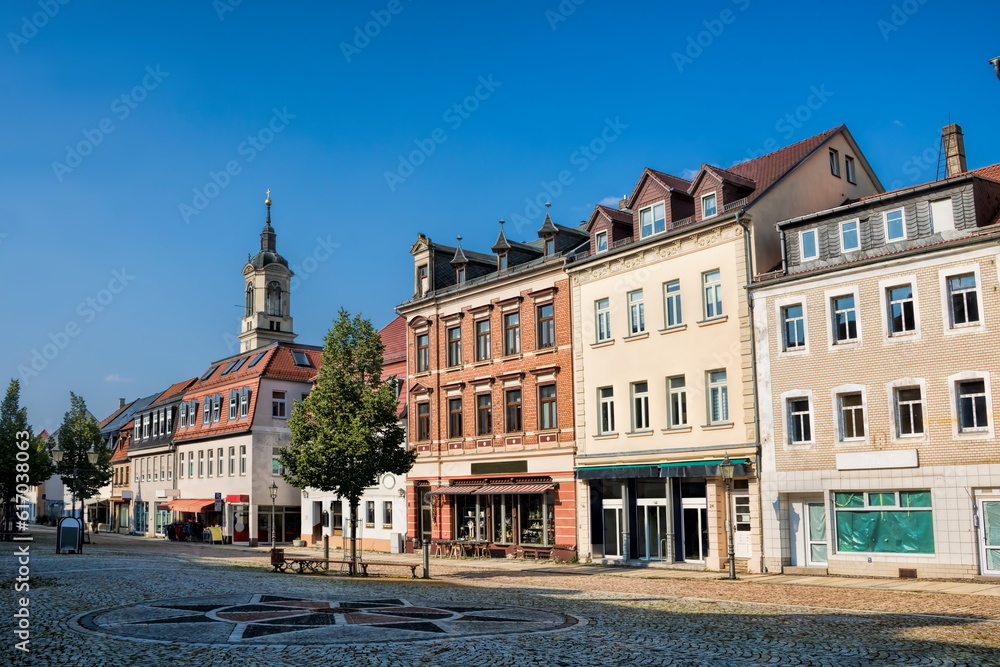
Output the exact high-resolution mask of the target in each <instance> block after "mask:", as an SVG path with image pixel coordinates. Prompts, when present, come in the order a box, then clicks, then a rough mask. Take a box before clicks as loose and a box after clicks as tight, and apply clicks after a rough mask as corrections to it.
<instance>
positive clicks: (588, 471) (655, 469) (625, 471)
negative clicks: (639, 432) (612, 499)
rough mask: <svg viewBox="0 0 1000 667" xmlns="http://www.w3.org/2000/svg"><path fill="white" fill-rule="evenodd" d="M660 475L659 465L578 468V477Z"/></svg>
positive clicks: (616, 477)
mask: <svg viewBox="0 0 1000 667" xmlns="http://www.w3.org/2000/svg"><path fill="white" fill-rule="evenodd" d="M659 476H660V468H659V466H594V467H593V468H577V469H576V478H577V479H633V478H637V477H659Z"/></svg>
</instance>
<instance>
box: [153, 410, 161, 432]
mask: <svg viewBox="0 0 1000 667" xmlns="http://www.w3.org/2000/svg"><path fill="white" fill-rule="evenodd" d="M158 435H160V411H159V410H153V437H154V438H155V437H156V436H158Z"/></svg>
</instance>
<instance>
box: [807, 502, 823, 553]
mask: <svg viewBox="0 0 1000 667" xmlns="http://www.w3.org/2000/svg"><path fill="white" fill-rule="evenodd" d="M826 559H827V546H826V506H825V505H823V503H806V564H807V565H826Z"/></svg>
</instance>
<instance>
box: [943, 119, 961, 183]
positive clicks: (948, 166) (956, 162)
mask: <svg viewBox="0 0 1000 667" xmlns="http://www.w3.org/2000/svg"><path fill="white" fill-rule="evenodd" d="M941 141H942V142H943V143H944V156H945V174H946V175H947V176H954V175H955V174H961V173H962V172H963V171H968V167H967V166H966V164H965V137H964V136H963V135H962V128H961V127H960V126H959V125H958V123H952V124H951V125H945V126H944V127H943V128H941Z"/></svg>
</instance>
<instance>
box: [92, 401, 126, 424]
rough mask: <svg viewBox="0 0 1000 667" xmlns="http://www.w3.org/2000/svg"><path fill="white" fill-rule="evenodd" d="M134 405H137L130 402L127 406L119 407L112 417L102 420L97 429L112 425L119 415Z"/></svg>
mask: <svg viewBox="0 0 1000 667" xmlns="http://www.w3.org/2000/svg"><path fill="white" fill-rule="evenodd" d="M133 403H135V401H129V402H128V403H126V404H125V405H122V406H120V407H118V408H117V409H116V410H115V411H114V412H112V413H111V414H110V415H108V416H107V417H105V418H104V419H102V420H101V421H100V422H98V424H97V427H98V428H104V427H105V426H107V425H108V424H110V423H111V421H112V420H113V419H114V418H115V417H117V416H118V415H120V414H121V413H122V412H123V411H124V410H126V409H127V408H128V406H130V405H132V404H133Z"/></svg>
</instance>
